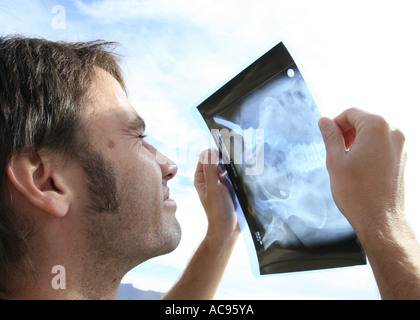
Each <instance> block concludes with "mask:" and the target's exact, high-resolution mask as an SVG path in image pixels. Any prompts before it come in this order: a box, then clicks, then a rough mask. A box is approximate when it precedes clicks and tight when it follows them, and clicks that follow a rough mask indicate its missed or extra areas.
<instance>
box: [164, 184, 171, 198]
mask: <svg viewBox="0 0 420 320" xmlns="http://www.w3.org/2000/svg"><path fill="white" fill-rule="evenodd" d="M170 195H171V194H170V189H169V188H168V187H164V188H163V201H167V200H169V199H170V198H169V197H170Z"/></svg>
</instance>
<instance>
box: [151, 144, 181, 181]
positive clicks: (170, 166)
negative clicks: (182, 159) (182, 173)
mask: <svg viewBox="0 0 420 320" xmlns="http://www.w3.org/2000/svg"><path fill="white" fill-rule="evenodd" d="M156 159H157V161H158V163H159V166H160V169H161V170H162V178H163V179H165V180H170V179H172V178H173V177H175V175H176V173H177V172H178V166H177V164H176V163H175V162H173V161H172V160H171V159H169V158H168V157H166V156H165V155H163V154H162V153H160V152H159V151H158V150H156Z"/></svg>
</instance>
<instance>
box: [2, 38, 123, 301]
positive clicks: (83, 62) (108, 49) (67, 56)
mask: <svg viewBox="0 0 420 320" xmlns="http://www.w3.org/2000/svg"><path fill="white" fill-rule="evenodd" d="M115 47H116V44H115V43H113V42H105V41H100V40H97V41H93V42H84V43H82V42H79V43H68V42H53V41H48V40H45V39H35V38H25V37H21V36H9V37H0V169H1V170H2V173H3V174H2V175H1V176H0V292H1V291H3V292H4V293H5V294H7V292H5V288H4V284H5V283H6V282H8V281H9V280H10V277H12V276H13V275H14V274H15V273H16V272H18V271H19V268H18V267H19V266H21V265H25V261H30V260H29V248H28V237H29V234H30V232H29V229H30V228H29V227H28V226H27V225H25V223H24V222H23V221H22V220H21V218H20V217H19V215H17V214H15V213H14V212H13V211H12V208H11V207H10V205H9V203H10V200H9V197H10V196H9V193H8V191H7V190H6V181H7V177H6V166H7V164H8V162H9V161H10V160H11V158H12V156H14V155H16V154H18V153H19V152H22V151H28V152H37V151H39V150H41V149H43V150H49V151H53V152H54V151H59V152H63V153H64V154H66V155H72V154H73V155H74V154H78V152H79V151H80V150H78V148H79V147H80V145H81V144H80V143H79V142H78V141H79V140H80V132H83V131H84V130H81V129H83V124H82V118H81V117H82V114H83V110H84V109H83V106H84V105H85V102H86V99H87V98H88V94H89V90H90V89H91V88H92V85H93V81H94V75H95V70H94V67H99V68H102V69H104V70H106V71H107V72H109V73H110V74H111V75H112V76H114V78H115V79H116V80H117V81H118V82H119V83H120V85H121V86H122V88H123V89H124V90H125V85H124V81H123V77H122V72H121V69H120V67H119V65H118V57H117V55H115V54H114V53H113V52H114V49H115Z"/></svg>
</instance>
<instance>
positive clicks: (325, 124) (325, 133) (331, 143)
mask: <svg viewBox="0 0 420 320" xmlns="http://www.w3.org/2000/svg"><path fill="white" fill-rule="evenodd" d="M318 126H319V129H320V130H321V133H322V138H323V139H324V143H325V149H326V150H327V162H328V159H329V158H330V159H331V158H335V157H336V156H340V155H342V154H345V151H346V145H345V141H344V137H343V133H342V132H341V129H340V127H339V126H338V125H337V124H336V123H335V122H334V121H333V120H331V119H329V118H326V117H323V118H321V119H319V122H318Z"/></svg>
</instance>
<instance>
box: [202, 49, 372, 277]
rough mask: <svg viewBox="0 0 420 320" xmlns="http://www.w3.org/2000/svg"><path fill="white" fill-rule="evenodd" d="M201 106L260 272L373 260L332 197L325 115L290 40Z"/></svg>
mask: <svg viewBox="0 0 420 320" xmlns="http://www.w3.org/2000/svg"><path fill="white" fill-rule="evenodd" d="M197 109H198V111H199V113H200V114H201V116H202V117H203V119H204V121H205V123H206V124H207V126H208V128H209V129H210V132H211V134H212V136H213V138H214V140H215V142H216V144H217V146H218V148H219V151H220V154H221V158H220V159H221V160H220V161H221V163H223V164H224V166H225V168H226V170H227V172H228V179H229V183H228V184H227V185H229V186H230V188H231V194H232V195H233V198H234V202H235V204H236V205H235V208H236V211H237V214H238V220H239V222H240V226H241V229H242V231H243V235H244V237H245V240H246V242H247V244H248V252H249V256H250V259H251V266H252V268H253V272H254V274H256V275H268V274H277V273H288V272H298V271H310V270H319V269H328V268H338V267H348V266H355V265H362V264H366V256H365V254H364V252H363V249H362V248H361V246H360V245H359V243H358V239H357V237H356V235H355V233H354V231H353V229H352V228H351V226H350V225H349V223H348V222H347V220H346V219H345V218H344V216H343V215H342V214H341V213H340V212H339V210H338V208H337V207H336V205H335V203H334V200H333V198H332V194H331V189H330V181H329V175H328V172H327V169H326V164H325V162H326V152H325V146H324V143H323V139H322V136H321V133H320V131H319V128H318V120H319V118H320V117H321V115H320V112H319V110H318V108H317V105H316V102H315V100H314V98H313V96H312V95H311V93H310V90H309V88H308V86H307V84H306V83H305V80H304V79H303V77H302V75H301V73H300V71H299V69H298V68H297V66H296V64H295V62H294V60H293V58H292V57H291V55H290V54H289V52H288V51H287V49H286V47H285V45H284V44H283V43H279V44H278V45H276V46H275V47H274V48H272V49H271V50H269V51H268V52H267V53H266V54H264V55H263V56H262V57H260V58H259V59H257V60H256V61H255V62H254V63H252V64H251V65H249V66H248V67H247V68H246V69H244V70H243V71H242V72H240V73H239V74H238V75H236V76H235V77H234V78H233V79H231V80H230V81H228V82H227V83H226V84H225V85H223V86H222V87H221V88H220V89H218V90H217V91H216V92H215V93H213V94H212V95H211V96H210V97H208V98H207V99H206V100H204V102H202V103H201V104H199V105H198V107H197ZM226 176H227V175H226ZM224 178H225V179H226V177H224ZM232 188H233V190H232Z"/></svg>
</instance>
